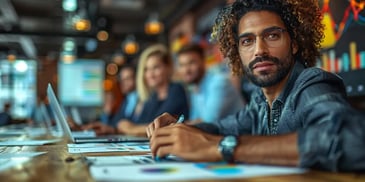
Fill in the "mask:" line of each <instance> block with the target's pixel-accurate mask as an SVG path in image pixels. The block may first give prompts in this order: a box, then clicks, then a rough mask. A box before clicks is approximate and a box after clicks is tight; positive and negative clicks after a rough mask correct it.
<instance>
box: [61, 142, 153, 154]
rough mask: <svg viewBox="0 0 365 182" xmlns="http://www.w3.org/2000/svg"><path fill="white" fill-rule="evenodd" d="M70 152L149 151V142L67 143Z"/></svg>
mask: <svg viewBox="0 0 365 182" xmlns="http://www.w3.org/2000/svg"><path fill="white" fill-rule="evenodd" d="M67 146H68V152H69V153H92V152H149V151H150V147H149V145H148V144H144V143H142V144H138V145H137V144H134V143H128V142H127V143H83V144H67Z"/></svg>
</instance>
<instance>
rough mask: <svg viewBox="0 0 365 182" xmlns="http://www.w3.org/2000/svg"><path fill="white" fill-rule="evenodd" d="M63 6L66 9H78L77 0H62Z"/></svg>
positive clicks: (71, 10)
mask: <svg viewBox="0 0 365 182" xmlns="http://www.w3.org/2000/svg"><path fill="white" fill-rule="evenodd" d="M62 8H63V10H65V11H70V12H73V11H76V9H77V0H63V1H62Z"/></svg>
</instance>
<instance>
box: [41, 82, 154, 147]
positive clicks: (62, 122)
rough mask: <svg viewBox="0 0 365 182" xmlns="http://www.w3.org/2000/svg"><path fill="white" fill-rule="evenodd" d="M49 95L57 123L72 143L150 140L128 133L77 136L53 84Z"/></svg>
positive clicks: (49, 89) (49, 86)
mask: <svg viewBox="0 0 365 182" xmlns="http://www.w3.org/2000/svg"><path fill="white" fill-rule="evenodd" d="M47 96H48V99H49V104H50V106H51V110H52V111H53V114H54V116H55V120H56V123H57V125H59V126H60V129H61V130H62V131H63V134H64V135H65V136H66V137H67V139H68V142H69V143H70V142H72V143H112V142H113V143H115V142H148V141H149V139H148V138H147V137H135V136H128V135H107V136H95V137H75V136H73V134H72V132H71V129H70V126H69V125H68V123H67V120H66V116H65V113H64V112H63V111H62V109H61V106H60V104H59V102H58V100H57V97H56V95H55V93H54V91H53V88H52V86H51V84H48V87H47Z"/></svg>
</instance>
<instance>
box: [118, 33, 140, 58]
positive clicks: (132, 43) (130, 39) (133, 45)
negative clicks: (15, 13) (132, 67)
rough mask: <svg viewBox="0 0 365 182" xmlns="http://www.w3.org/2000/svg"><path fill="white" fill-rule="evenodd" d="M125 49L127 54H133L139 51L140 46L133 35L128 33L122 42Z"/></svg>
mask: <svg viewBox="0 0 365 182" xmlns="http://www.w3.org/2000/svg"><path fill="white" fill-rule="evenodd" d="M122 48H123V51H124V52H125V53H126V54H129V55H132V54H135V53H137V52H138V49H139V46H138V43H137V42H136V40H135V37H134V36H133V35H128V36H127V38H126V39H125V41H124V42H123V44H122Z"/></svg>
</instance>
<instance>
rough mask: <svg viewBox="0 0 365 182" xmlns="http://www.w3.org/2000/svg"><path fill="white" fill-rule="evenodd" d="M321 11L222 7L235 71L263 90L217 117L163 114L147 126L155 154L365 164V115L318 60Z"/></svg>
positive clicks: (268, 4) (266, 3)
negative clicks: (189, 119) (190, 119)
mask: <svg viewBox="0 0 365 182" xmlns="http://www.w3.org/2000/svg"><path fill="white" fill-rule="evenodd" d="M321 18H322V15H321V13H320V9H319V7H318V1H317V0H237V1H235V2H234V3H233V4H231V5H229V6H227V7H225V8H223V10H222V11H221V12H220V13H219V15H218V17H217V19H216V23H215V25H214V27H213V33H212V37H213V38H214V39H216V40H217V41H218V43H219V44H220V46H221V51H222V53H223V54H224V56H225V57H228V58H229V59H230V62H229V65H230V68H231V70H232V72H233V73H234V74H243V75H244V76H247V78H249V80H251V81H252V82H253V83H254V84H256V85H257V86H259V87H261V89H259V90H257V91H256V92H255V93H254V94H253V95H252V98H251V102H250V103H249V104H248V105H246V106H245V107H244V108H243V109H242V110H241V111H240V112H238V113H237V114H235V115H231V116H229V117H227V118H225V119H223V120H220V121H216V122H214V123H209V124H208V123H201V124H198V125H194V126H188V125H184V124H171V123H174V122H176V118H175V117H173V116H171V115H170V114H168V113H165V114H163V115H161V116H159V117H158V118H156V119H155V120H154V122H153V123H151V124H150V125H149V127H148V128H147V129H146V131H147V135H148V136H149V137H150V138H151V140H150V145H151V151H152V154H153V155H154V156H155V158H157V159H158V158H159V157H164V156H166V155H168V154H173V155H176V156H178V157H181V158H184V159H187V160H191V161H221V160H224V161H227V162H245V163H261V164H275V165H297V166H301V167H311V168H317V169H324V170H331V171H339V170H342V171H347V170H364V169H365V161H364V158H365V156H364V155H365V154H363V153H361V151H363V148H364V146H365V144H364V142H365V139H364V138H365V137H364V132H363V131H365V126H364V124H361V123H364V122H363V120H364V117H363V116H362V115H359V114H358V112H357V111H354V110H353V109H352V108H351V107H350V105H349V104H348V103H347V101H346V92H345V87H344V84H343V82H342V80H341V78H339V77H338V76H336V75H334V74H332V73H329V72H325V71H323V70H321V69H319V68H314V67H313V66H314V65H315V62H316V58H317V57H318V56H319V48H320V42H321V39H322V38H323V25H322V24H321ZM347 113H350V114H347ZM349 121H350V122H349ZM349 141H350V142H349ZM360 149H362V150H360Z"/></svg>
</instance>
